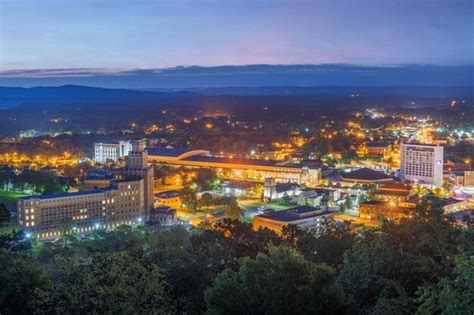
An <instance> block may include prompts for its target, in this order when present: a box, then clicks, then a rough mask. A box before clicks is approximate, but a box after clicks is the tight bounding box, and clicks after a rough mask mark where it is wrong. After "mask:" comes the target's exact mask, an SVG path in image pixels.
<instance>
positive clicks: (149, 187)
mask: <svg viewBox="0 0 474 315" xmlns="http://www.w3.org/2000/svg"><path fill="white" fill-rule="evenodd" d="M115 177H116V178H117V179H119V180H125V179H139V178H140V179H143V181H144V191H145V195H144V202H145V209H146V210H148V211H149V210H151V209H153V203H154V196H153V192H154V170H153V166H152V165H148V152H147V150H145V141H144V140H133V141H132V150H131V151H130V152H129V154H128V156H127V157H126V159H125V167H124V168H122V169H119V170H117V171H116V176H115Z"/></svg>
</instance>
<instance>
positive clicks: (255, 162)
mask: <svg viewBox="0 0 474 315" xmlns="http://www.w3.org/2000/svg"><path fill="white" fill-rule="evenodd" d="M183 160H184V161H193V162H209V163H229V164H237V165H238V164H243V165H259V166H274V167H289V168H301V166H298V165H279V164H280V163H281V161H273V160H257V159H243V158H228V157H219V156H210V155H209V156H206V155H195V156H190V157H187V158H184V159H183Z"/></svg>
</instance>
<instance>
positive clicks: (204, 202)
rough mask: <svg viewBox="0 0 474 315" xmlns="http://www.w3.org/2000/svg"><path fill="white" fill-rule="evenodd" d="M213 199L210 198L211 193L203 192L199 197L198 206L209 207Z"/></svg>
mask: <svg viewBox="0 0 474 315" xmlns="http://www.w3.org/2000/svg"><path fill="white" fill-rule="evenodd" d="M213 201H214V199H213V198H212V195H211V194H210V193H204V194H202V196H201V199H199V204H200V207H203V208H205V207H209V206H211V205H212V203H213Z"/></svg>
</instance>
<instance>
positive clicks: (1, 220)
mask: <svg viewBox="0 0 474 315" xmlns="http://www.w3.org/2000/svg"><path fill="white" fill-rule="evenodd" d="M9 222H10V211H8V209H7V207H6V206H5V204H3V203H0V227H1V226H4V225H8V223H9Z"/></svg>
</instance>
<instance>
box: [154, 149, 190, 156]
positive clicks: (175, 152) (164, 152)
mask: <svg viewBox="0 0 474 315" xmlns="http://www.w3.org/2000/svg"><path fill="white" fill-rule="evenodd" d="M146 150H147V151H148V154H149V155H157V156H169V157H178V156H180V155H181V154H184V153H186V152H189V151H191V150H188V149H170V148H147V149H146Z"/></svg>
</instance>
